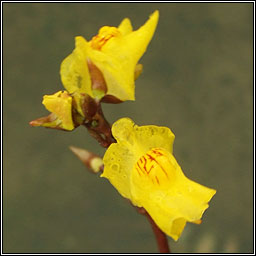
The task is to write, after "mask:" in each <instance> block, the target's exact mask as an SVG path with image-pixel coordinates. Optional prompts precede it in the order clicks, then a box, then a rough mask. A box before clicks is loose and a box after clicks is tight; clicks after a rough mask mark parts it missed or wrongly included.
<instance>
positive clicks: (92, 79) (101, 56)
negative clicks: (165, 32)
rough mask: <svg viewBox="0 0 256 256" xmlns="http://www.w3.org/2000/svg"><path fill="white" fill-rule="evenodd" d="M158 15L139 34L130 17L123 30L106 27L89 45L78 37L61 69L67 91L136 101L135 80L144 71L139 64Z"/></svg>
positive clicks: (121, 27) (124, 21)
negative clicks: (134, 29)
mask: <svg viewBox="0 0 256 256" xmlns="http://www.w3.org/2000/svg"><path fill="white" fill-rule="evenodd" d="M158 16H159V14H158V11H155V12H154V13H153V14H152V15H151V17H150V18H149V20H148V21H147V22H146V23H145V24H144V25H143V26H142V27H140V28H139V29H138V30H136V31H133V29H132V25H131V22H130V20H129V19H128V18H126V19H124V20H123V21H122V22H121V24H120V25H119V27H109V26H104V27H102V28H101V29H100V30H99V33H98V35H96V36H94V37H93V38H92V39H91V41H89V42H87V41H86V40H85V39H84V38H83V37H81V36H78V37H76V38H75V44H76V45H75V46H76V47H75V49H74V51H73V52H72V53H71V54H70V55H69V56H68V57H67V58H65V59H64V60H63V62H62V64H61V68H60V75H61V80H62V83H63V85H64V87H65V88H66V90H67V91H68V92H69V93H74V92H78V93H87V94H89V95H90V96H91V97H93V98H97V99H101V98H102V97H104V96H105V95H108V96H113V97H115V98H117V99H119V100H121V101H125V100H134V99H135V97H134V88H135V85H134V80H135V78H136V77H137V75H138V74H139V73H140V71H141V69H142V67H141V65H139V66H137V63H138V61H139V59H140V58H141V56H142V55H143V54H144V52H145V51H146V48H147V46H148V44H149V42H150V40H151V38H152V36H153V34H154V31H155V28H156V25H157V22H158ZM95 67H96V69H98V71H97V74H96V75H95V72H94V71H95ZM135 73H136V74H135ZM102 75H103V79H102V77H101V76H102Z"/></svg>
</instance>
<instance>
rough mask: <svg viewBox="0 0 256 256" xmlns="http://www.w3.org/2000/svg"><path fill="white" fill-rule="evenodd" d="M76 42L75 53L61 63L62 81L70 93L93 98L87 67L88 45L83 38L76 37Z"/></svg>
mask: <svg viewBox="0 0 256 256" xmlns="http://www.w3.org/2000/svg"><path fill="white" fill-rule="evenodd" d="M75 42H76V47H75V49H74V51H73V52H72V53H71V54H70V55H69V56H68V57H66V58H65V59H64V60H63V61H62V63H61V67H60V75H61V81H62V83H63V85H64V87H65V88H66V89H67V91H68V92H69V93H74V92H80V93H87V94H89V95H90V96H92V91H91V79H90V75H89V70H88V66H87V57H88V43H87V42H86V40H85V39H84V38H83V37H81V36H78V37H76V38H75Z"/></svg>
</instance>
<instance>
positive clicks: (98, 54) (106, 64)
mask: <svg viewBox="0 0 256 256" xmlns="http://www.w3.org/2000/svg"><path fill="white" fill-rule="evenodd" d="M111 40H114V39H111ZM89 56H90V60H91V61H92V62H93V64H94V65H95V66H97V68H98V69H99V70H100V71H101V72H102V74H103V76H104V79H105V81H106V84H107V94H108V95H112V96H115V97H116V98H118V99H120V100H121V101H125V100H134V99H135V96H134V88H135V86H134V71H135V64H133V63H132V64H131V61H130V57H126V56H124V58H123V60H121V59H120V58H119V57H122V56H115V55H114V53H113V52H112V53H108V54H107V53H105V52H103V51H98V50H94V49H90V51H89Z"/></svg>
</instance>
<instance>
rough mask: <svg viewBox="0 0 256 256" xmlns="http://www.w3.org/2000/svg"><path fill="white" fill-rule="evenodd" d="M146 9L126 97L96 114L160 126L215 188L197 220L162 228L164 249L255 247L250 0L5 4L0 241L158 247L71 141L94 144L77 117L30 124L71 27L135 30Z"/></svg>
mask: <svg viewBox="0 0 256 256" xmlns="http://www.w3.org/2000/svg"><path fill="white" fill-rule="evenodd" d="M156 9H158V10H159V11H160V19H159V24H158V27H157V30H156V33H155V35H154V38H153V40H152V42H151V43H150V45H149V48H148V51H147V52H146V54H145V55H144V56H143V58H142V59H141V61H140V62H141V63H142V64H143V65H144V72H143V74H142V75H141V77H140V78H139V79H138V80H137V81H136V101H135V102H125V103H123V104H119V105H107V104H104V106H103V109H104V112H105V115H106V117H107V118H108V120H109V121H110V122H114V121H115V120H117V119H118V118H120V117H124V116H128V117H130V118H132V119H133V120H134V121H135V122H136V123H137V124H138V125H147V124H155V125H163V126H168V127H170V128H171V129H172V131H173V132H174V133H175V135H176V140H175V144H174V155H175V157H176V158H177V160H178V162H179V163H180V165H181V166H182V169H183V171H184V173H185V174H186V175H187V176H188V177H189V178H191V179H192V180H195V181H197V182H199V183H201V184H204V185H206V186H209V187H212V188H215V189H217V194H216V195H215V197H214V198H213V200H212V201H211V204H210V208H209V209H208V210H207V211H206V213H205V215H204V218H203V223H202V224H201V225H194V224H188V225H187V226H186V228H185V230H184V232H183V234H182V236H181V238H180V240H179V241H178V242H174V241H173V240H172V239H169V243H170V246H171V248H172V250H173V252H183V253H191V252H193V253H196V252H203V253H207V252H213V253H220V252H236V253H238V252H240V253H249V252H252V251H253V72H252V69H253V65H252V64H253V4H252V3H229V4H224V3H200V4H199V3H178V4H176V3H159V4H149V3H145V4H137V3H136V4H135V3H126V4H121V3H104V4H103V3H97V4H95V3H79V4H76V3H61V4H55V3H4V4H3V54H4V56H3V64H4V67H3V93H4V94H3V100H4V101H3V139H4V144H3V146H4V147H3V224H4V226H3V235H4V236H3V249H4V252H6V253H93V252H102V253H103V252H105V253H111V252H112V253H114V252H116V253H118V252H119V253H121V252H123V253H125V252H126V253H129V252H141V253H143V252H144V253H150V252H157V247H156V244H155V240H154V236H153V234H152V231H151V227H150V225H149V224H148V222H147V220H146V219H145V218H144V217H143V216H141V215H139V214H138V213H137V212H136V211H135V210H134V209H133V207H131V206H130V205H129V203H127V201H126V200H124V199H123V198H122V197H121V196H120V195H119V194H118V193H117V191H116V190H115V189H114V188H113V187H112V186H111V185H110V184H109V182H108V181H107V180H106V179H102V178H99V177H97V175H93V174H91V173H89V172H88V171H87V170H86V168H85V167H84V166H83V165H82V163H80V162H79V161H78V160H77V159H76V157H75V156H74V155H73V154H72V153H71V152H70V151H69V149H68V146H69V145H74V146H78V147H83V148H87V149H89V150H91V151H93V152H96V153H98V154H100V155H103V154H104V150H103V149H102V148H100V146H99V145H98V144H97V142H96V141H94V140H93V139H92V138H91V137H90V136H89V135H88V133H87V131H86V129H85V128H83V127H79V128H78V129H76V130H75V131H73V132H70V133H68V132H61V131H55V130H50V129H45V128H32V127H30V126H29V125H28V123H29V121H31V120H33V119H35V118H38V117H41V116H44V115H46V114H47V113H48V112H47V111H46V110H45V109H44V106H43V105H42V104H41V101H42V96H43V95H44V94H52V93H54V92H56V91H59V90H62V89H63V87H62V85H61V82H60V77H59V66H60V63H61V61H62V60H63V59H64V58H65V57H66V56H67V55H68V54H69V53H70V52H71V51H72V50H73V48H74V37H75V36H77V35H82V36H84V37H85V38H86V39H88V40H89V39H90V38H91V37H92V36H94V35H95V34H97V31H98V29H99V28H100V27H101V26H103V25H110V26H117V25H118V24H119V23H120V22H121V20H122V19H123V18H125V17H129V18H130V19H131V21H132V23H133V26H134V28H135V29H137V28H138V27H140V26H141V25H142V24H144V22H145V21H146V20H147V19H148V16H149V15H150V14H151V13H152V12H153V11H154V10H156Z"/></svg>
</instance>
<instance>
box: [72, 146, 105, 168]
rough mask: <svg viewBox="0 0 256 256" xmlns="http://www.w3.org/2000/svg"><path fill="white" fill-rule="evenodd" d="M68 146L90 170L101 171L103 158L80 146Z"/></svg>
mask: <svg viewBox="0 0 256 256" xmlns="http://www.w3.org/2000/svg"><path fill="white" fill-rule="evenodd" d="M69 148H70V150H71V151H72V152H73V153H74V154H75V155H76V156H77V157H78V158H79V159H80V160H81V161H82V162H83V164H84V165H85V166H87V167H88V168H89V169H90V170H91V171H92V172H94V173H98V172H99V171H103V160H102V159H101V158H100V157H99V156H97V155H96V154H94V153H92V152H89V151H87V150H85V149H82V148H77V147H74V146H70V147H69Z"/></svg>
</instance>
